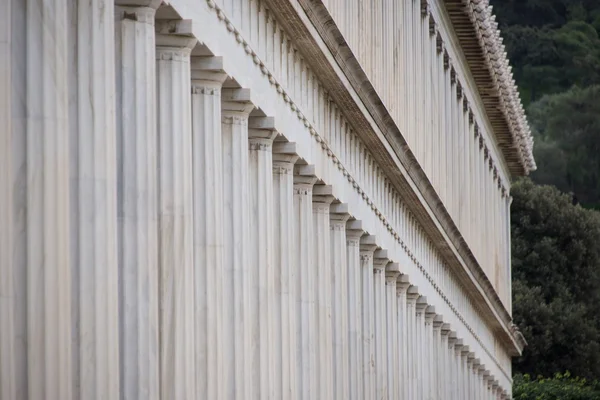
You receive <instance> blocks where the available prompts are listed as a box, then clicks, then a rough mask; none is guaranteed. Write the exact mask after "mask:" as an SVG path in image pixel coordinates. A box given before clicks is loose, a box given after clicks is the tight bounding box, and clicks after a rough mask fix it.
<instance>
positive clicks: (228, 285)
mask: <svg viewBox="0 0 600 400" xmlns="http://www.w3.org/2000/svg"><path fill="white" fill-rule="evenodd" d="M224 92H225V90H223V102H222V114H221V133H222V162H223V200H224V204H223V209H224V216H223V238H224V249H225V252H224V255H223V268H224V276H225V279H224V281H223V306H222V307H223V322H224V327H223V330H224V337H225V338H229V339H230V340H231V341H232V342H231V343H232V344H230V345H229V346H226V347H231V348H232V349H230V350H233V351H232V352H229V353H228V355H226V356H225V359H227V360H229V357H231V356H233V360H231V361H230V364H228V367H229V368H228V370H227V371H226V372H225V377H226V378H225V379H226V380H229V379H230V378H229V375H230V374H231V373H233V382H234V383H233V387H234V398H235V399H243V398H246V397H247V396H249V393H250V388H251V385H252V375H251V371H249V370H247V369H246V368H247V363H248V362H249V357H248V353H247V350H246V349H247V347H246V346H247V345H248V346H249V345H250V340H251V336H250V333H251V332H250V328H249V327H250V318H251V317H252V315H251V314H250V310H248V309H247V307H248V301H247V296H249V292H248V290H249V286H248V278H249V276H248V273H249V269H248V240H249V239H248V235H249V225H248V223H249V214H250V209H249V199H248V188H249V186H248V179H249V174H248V115H249V114H250V111H251V110H252V109H253V108H254V107H253V106H252V105H250V104H248V103H235V102H229V101H224V100H225V93H224ZM230 368H233V371H231V369H230Z"/></svg>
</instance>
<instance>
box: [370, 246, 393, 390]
mask: <svg viewBox="0 0 600 400" xmlns="http://www.w3.org/2000/svg"><path fill="white" fill-rule="evenodd" d="M376 254H377V253H376ZM388 262H389V260H388V259H387V258H375V261H374V269H373V273H374V276H373V283H374V285H373V295H374V309H373V311H374V321H375V325H374V326H375V335H374V338H375V340H374V347H375V381H376V396H377V397H376V398H377V399H385V398H387V397H388V387H387V354H386V353H387V327H386V290H385V267H386V265H387V264H388Z"/></svg>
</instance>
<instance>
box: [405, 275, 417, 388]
mask: <svg viewBox="0 0 600 400" xmlns="http://www.w3.org/2000/svg"><path fill="white" fill-rule="evenodd" d="M418 298H419V289H418V288H417V287H416V286H409V288H408V291H407V292H406V332H407V336H408V346H407V350H408V352H407V364H406V373H407V376H406V384H407V385H408V398H409V399H417V398H418V392H417V378H418V375H417V370H418V364H417V357H418V356H419V355H418V353H417V314H416V304H417V299H418Z"/></svg>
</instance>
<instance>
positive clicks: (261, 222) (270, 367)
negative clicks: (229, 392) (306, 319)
mask: <svg viewBox="0 0 600 400" xmlns="http://www.w3.org/2000/svg"><path fill="white" fill-rule="evenodd" d="M248 128H249V129H248V138H249V147H248V148H249V156H248V159H249V169H248V172H249V175H250V178H249V180H248V182H249V184H250V190H249V195H250V219H249V226H250V235H249V238H250V241H249V257H248V262H249V264H250V265H249V268H250V279H251V284H250V290H251V292H250V299H249V300H250V304H249V307H250V309H252V310H253V311H252V314H253V316H254V317H253V319H252V322H251V323H250V329H251V331H252V337H253V338H254V339H255V340H256V338H258V343H253V344H252V346H251V349H252V352H251V358H252V371H253V374H258V379H257V380H255V381H254V383H255V384H254V385H253V387H252V389H253V390H252V392H251V394H250V396H249V397H251V398H255V399H263V398H271V397H273V395H274V393H273V391H272V386H271V383H273V382H274V380H275V375H274V364H275V356H276V354H275V352H274V351H273V348H272V340H271V339H272V337H273V336H275V330H276V327H275V321H276V320H275V273H274V267H273V250H272V249H273V156H272V150H273V148H272V146H273V140H274V139H275V137H276V136H277V132H276V131H275V126H274V119H273V118H272V117H250V119H249V121H248Z"/></svg>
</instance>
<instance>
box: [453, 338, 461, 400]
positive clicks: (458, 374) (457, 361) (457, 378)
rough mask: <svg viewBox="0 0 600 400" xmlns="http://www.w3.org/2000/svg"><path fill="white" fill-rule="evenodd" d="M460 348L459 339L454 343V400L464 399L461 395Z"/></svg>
mask: <svg viewBox="0 0 600 400" xmlns="http://www.w3.org/2000/svg"><path fill="white" fill-rule="evenodd" d="M462 348H463V341H462V340H461V339H458V340H457V341H456V342H455V343H454V370H455V373H454V376H455V379H454V382H453V384H454V387H455V390H454V391H455V393H456V399H457V400H458V399H461V400H462V399H464V393H463V384H462V383H463V369H462V356H461V353H462Z"/></svg>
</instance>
